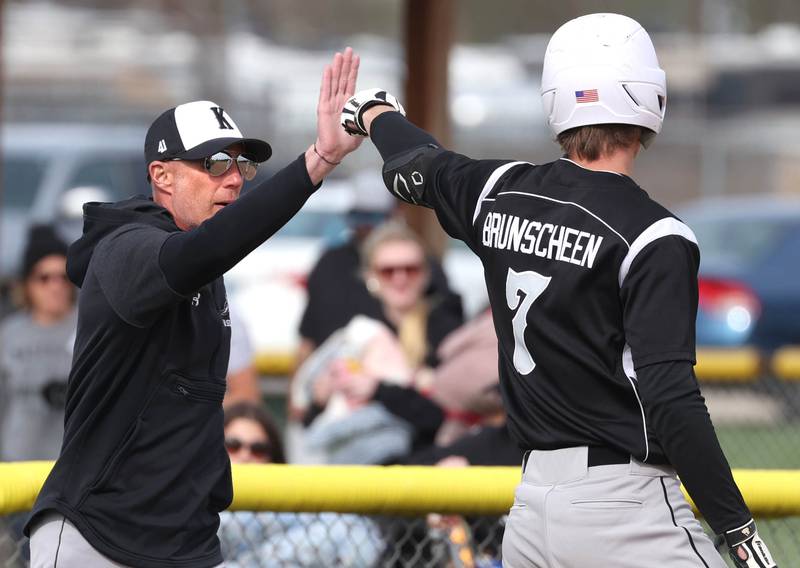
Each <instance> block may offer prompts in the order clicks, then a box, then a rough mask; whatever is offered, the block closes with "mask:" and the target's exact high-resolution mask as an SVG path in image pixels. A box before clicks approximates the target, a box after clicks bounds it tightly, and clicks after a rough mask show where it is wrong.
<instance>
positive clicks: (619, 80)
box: [542, 14, 667, 144]
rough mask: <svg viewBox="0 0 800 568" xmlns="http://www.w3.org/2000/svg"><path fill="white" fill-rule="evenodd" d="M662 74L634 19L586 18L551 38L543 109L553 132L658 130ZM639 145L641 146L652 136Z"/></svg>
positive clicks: (662, 97)
mask: <svg viewBox="0 0 800 568" xmlns="http://www.w3.org/2000/svg"><path fill="white" fill-rule="evenodd" d="M666 102H667V83H666V75H665V74H664V71H663V70H662V69H661V68H660V67H659V66H658V58H657V57H656V51H655V49H654V48H653V42H652V41H650V36H649V35H647V32H646V31H645V30H644V28H643V27H642V26H640V25H639V23H638V22H637V21H636V20H633V19H631V18H628V17H627V16H621V15H619V14H589V15H588V16H581V17H580V18H575V19H574V20H570V21H569V22H567V23H566V24H564V25H563V26H561V27H560V28H558V30H556V33H554V34H553V37H552V38H550V43H548V45H547V52H546V53H545V56H544V69H543V70H542V104H543V105H544V113H545V115H546V116H547V123H548V124H549V125H550V128H551V129H552V130H553V132H554V133H555V134H556V135H558V134H560V133H561V132H563V131H565V130H568V129H570V128H575V127H577V126H586V125H590V124H635V125H639V126H643V127H645V128H647V129H649V130H651V131H652V132H653V135H655V134H658V133H659V132H660V131H661V123H662V122H663V121H664V111H665V110H666ZM647 138H648V139H647V140H643V144H646V142H648V141H649V139H651V138H652V136H651V137H647Z"/></svg>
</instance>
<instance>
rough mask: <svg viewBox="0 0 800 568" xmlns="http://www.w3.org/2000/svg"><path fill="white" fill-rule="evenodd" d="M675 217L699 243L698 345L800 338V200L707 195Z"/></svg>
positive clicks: (765, 344)
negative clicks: (685, 225)
mask: <svg viewBox="0 0 800 568" xmlns="http://www.w3.org/2000/svg"><path fill="white" fill-rule="evenodd" d="M678 216H679V217H681V219H682V220H683V221H684V222H685V223H686V224H687V225H689V227H691V228H692V230H693V231H694V232H695V235H696V236H697V240H698V242H699V245H700V273H699V285H700V298H699V310H698V315H697V343H698V344H699V345H707V346H728V347H733V346H744V345H750V346H754V347H757V348H761V349H765V350H772V349H774V348H777V347H779V346H781V345H787V344H800V285H798V282H800V199H798V198H788V197H779V196H771V195H752V196H742V197H724V198H723V197H720V198H714V199H704V200H700V201H697V202H694V203H692V204H690V205H687V206H686V207H684V208H683V209H682V210H680V211H679V212H678Z"/></svg>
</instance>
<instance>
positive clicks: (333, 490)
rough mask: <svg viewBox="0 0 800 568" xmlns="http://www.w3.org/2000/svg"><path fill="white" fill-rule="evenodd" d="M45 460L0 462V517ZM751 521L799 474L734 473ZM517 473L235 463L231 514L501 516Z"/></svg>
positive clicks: (784, 496)
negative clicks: (248, 512) (322, 512)
mask: <svg viewBox="0 0 800 568" xmlns="http://www.w3.org/2000/svg"><path fill="white" fill-rule="evenodd" d="M51 467H52V463H51V462H19V463H0V514H9V513H13V512H19V511H26V510H28V509H30V508H31V506H32V505H33V502H34V500H35V498H36V494H37V493H38V491H39V490H40V489H41V486H42V484H43V483H44V480H45V478H46V477H47V474H48V472H49V471H50V468H51ZM734 476H735V477H736V481H737V483H738V484H739V487H740V488H741V490H742V493H743V494H744V496H745V500H746V501H747V504H748V505H749V506H750V509H751V510H752V512H753V514H754V515H755V516H757V517H774V516H778V517H781V516H792V515H800V470H750V469H742V470H735V471H734ZM519 479H520V470H519V468H516V467H466V468H437V467H416V466H415V467H409V466H388V467H380V466H297V465H253V464H248V465H238V464H237V465H234V468H233V483H234V502H233V506H232V507H231V509H235V510H248V511H297V512H302V511H307V512H315V511H336V512H342V513H363V514H392V515H420V514H425V513H429V512H439V513H463V514H502V513H504V512H506V511H507V510H508V508H509V507H510V506H511V504H512V501H513V496H514V488H515V486H516V484H517V483H518V482H519Z"/></svg>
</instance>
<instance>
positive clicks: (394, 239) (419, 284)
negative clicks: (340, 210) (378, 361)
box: [361, 221, 464, 368]
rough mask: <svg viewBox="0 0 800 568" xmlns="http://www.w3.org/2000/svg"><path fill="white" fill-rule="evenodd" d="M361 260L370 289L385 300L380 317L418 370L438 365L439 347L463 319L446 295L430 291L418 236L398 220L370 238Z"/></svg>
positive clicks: (379, 229) (424, 259)
mask: <svg viewBox="0 0 800 568" xmlns="http://www.w3.org/2000/svg"><path fill="white" fill-rule="evenodd" d="M361 262H362V270H363V277H364V281H365V282H366V286H367V289H368V290H369V291H370V293H372V294H373V295H374V296H375V297H376V298H378V300H379V301H380V303H381V318H380V319H381V320H382V321H384V322H386V323H388V324H389V326H390V327H391V328H392V329H393V330H394V331H395V333H396V334H397V337H398V338H399V340H400V344H401V345H402V347H403V351H404V352H405V355H406V357H407V359H408V361H409V363H410V365H411V366H412V367H413V368H418V367H422V366H435V365H436V363H437V357H436V349H437V347H438V346H439V344H440V343H441V342H442V340H443V339H444V337H445V336H446V335H447V334H448V333H450V332H451V331H453V330H454V329H455V328H457V327H458V326H460V325H461V324H462V323H463V319H464V316H463V312H462V311H461V310H460V309H459V310H457V311H456V310H453V309H452V304H451V302H450V301H449V299H448V298H447V296H446V294H440V295H426V293H425V291H426V289H427V288H428V284H429V282H430V278H431V272H430V270H429V265H428V262H427V259H426V254H425V248H424V246H423V244H422V241H420V239H419V237H417V235H416V234H415V233H414V232H413V231H411V229H409V228H408V227H407V226H406V225H404V224H402V223H401V222H399V221H391V222H389V223H386V224H384V225H382V226H380V227H378V228H377V229H375V230H374V231H373V232H372V233H370V235H369V237H367V239H365V241H364V244H363V246H362V249H361Z"/></svg>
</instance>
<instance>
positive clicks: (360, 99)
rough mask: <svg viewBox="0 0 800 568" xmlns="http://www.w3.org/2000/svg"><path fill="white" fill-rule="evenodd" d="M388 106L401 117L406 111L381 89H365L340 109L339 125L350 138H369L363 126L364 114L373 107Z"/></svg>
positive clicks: (392, 96) (395, 99)
mask: <svg viewBox="0 0 800 568" xmlns="http://www.w3.org/2000/svg"><path fill="white" fill-rule="evenodd" d="M378 105H382V106H388V107H391V108H392V109H393V110H396V111H397V112H399V113H400V114H402V115H403V116H405V115H406V111H405V109H404V108H403V105H401V104H400V102H399V101H398V100H397V98H396V97H395V96H394V95H392V94H390V93H388V92H386V91H384V90H383V89H365V90H363V91H359V92H357V93H356V94H355V95H353V96H352V97H350V98H349V99H348V101H347V103H345V105H344V108H343V109H342V117H341V124H342V127H343V128H344V131H345V132H347V133H348V134H349V135H350V136H369V133H368V132H367V128H366V126H365V125H364V112H366V111H367V109H370V108H372V107H374V106H378Z"/></svg>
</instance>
